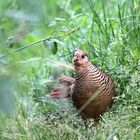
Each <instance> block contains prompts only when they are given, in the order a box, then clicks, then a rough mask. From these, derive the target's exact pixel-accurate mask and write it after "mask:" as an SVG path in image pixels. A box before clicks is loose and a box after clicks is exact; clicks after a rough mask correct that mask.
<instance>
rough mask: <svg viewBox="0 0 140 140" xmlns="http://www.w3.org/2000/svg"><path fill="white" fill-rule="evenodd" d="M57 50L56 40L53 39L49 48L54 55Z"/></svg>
mask: <svg viewBox="0 0 140 140" xmlns="http://www.w3.org/2000/svg"><path fill="white" fill-rule="evenodd" d="M57 50H58V48H57V42H56V41H54V42H53V45H52V48H51V51H52V53H53V54H54V55H55V54H56V53H57Z"/></svg>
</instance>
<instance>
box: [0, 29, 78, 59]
mask: <svg viewBox="0 0 140 140" xmlns="http://www.w3.org/2000/svg"><path fill="white" fill-rule="evenodd" d="M79 29H80V28H79V27H77V28H75V29H73V30H71V31H69V32H67V33H65V34H63V35H60V36H54V37H47V38H43V39H41V40H38V41H35V42H32V43H30V44H28V45H25V46H22V47H20V48H18V49H15V50H13V51H11V52H9V53H6V54H4V55H2V56H0V59H2V58H4V57H7V56H9V55H11V54H14V53H17V52H19V51H21V50H24V49H26V48H28V47H31V46H33V45H36V44H40V43H42V42H44V41H46V40H50V39H58V38H62V37H65V36H68V35H69V34H72V33H73V32H75V31H78V30H79Z"/></svg>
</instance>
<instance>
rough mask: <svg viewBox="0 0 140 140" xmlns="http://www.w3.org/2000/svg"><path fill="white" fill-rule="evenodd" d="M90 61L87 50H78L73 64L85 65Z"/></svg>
mask: <svg viewBox="0 0 140 140" xmlns="http://www.w3.org/2000/svg"><path fill="white" fill-rule="evenodd" d="M86 63H88V56H87V53H86V52H85V51H82V50H78V51H76V52H75V54H74V58H73V64H74V65H75V66H83V65H85V64H86Z"/></svg>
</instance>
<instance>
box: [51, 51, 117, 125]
mask: <svg viewBox="0 0 140 140" xmlns="http://www.w3.org/2000/svg"><path fill="white" fill-rule="evenodd" d="M73 64H74V67H75V78H71V77H62V78H60V79H59V82H60V83H62V84H64V85H65V87H66V88H56V89H54V90H53V91H52V93H51V94H50V96H51V97H52V98H68V97H70V98H71V99H72V102H73V105H74V106H75V107H76V109H77V110H78V113H79V114H80V115H81V117H82V119H83V120H86V119H88V118H93V119H94V121H95V123H96V124H98V122H99V120H100V117H101V116H102V115H103V114H104V113H105V112H106V111H107V110H108V109H109V108H111V107H112V105H113V101H114V96H115V84H114V82H113V80H112V78H111V77H110V76H109V75H108V74H106V73H105V72H103V71H101V70H100V69H99V68H97V67H96V66H95V65H93V64H92V63H91V62H90V61H89V60H88V56H87V53H86V52H85V51H82V50H78V51H76V52H75V55H74V58H73Z"/></svg>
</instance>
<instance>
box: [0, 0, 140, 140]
mask: <svg viewBox="0 0 140 140" xmlns="http://www.w3.org/2000/svg"><path fill="white" fill-rule="evenodd" d="M77 49H82V50H86V51H87V52H88V53H89V56H90V60H91V61H92V62H93V63H94V64H95V65H97V66H98V67H100V68H101V69H103V70H104V71H106V72H107V73H109V74H110V75H111V76H112V78H113V79H114V81H115V83H116V87H117V96H116V100H115V104H114V106H113V108H112V109H111V110H110V112H107V113H106V114H105V115H104V116H103V117H102V120H101V122H100V125H99V126H98V127H97V130H94V128H93V127H92V125H93V124H92V121H90V120H89V122H88V126H89V127H88V128H87V129H85V126H84V124H83V122H82V120H81V118H80V117H79V116H77V115H76V112H75V109H74V108H73V106H72V104H71V103H70V102H68V101H66V100H53V99H50V98H49V97H48V94H49V93H50V91H51V90H52V89H53V87H54V86H57V85H58V83H57V82H56V80H57V78H58V77H60V76H62V75H70V76H73V75H74V73H73V72H72V71H71V66H72V63H71V60H72V57H73V53H74V51H75V50H77ZM0 139H1V140H14V139H15V140H32V139H33V140H34V139H35V140H36V139H37V140H43V139H44V140H46V139H47V140H67V139H71V140H73V139H74V140H81V139H82V140H87V139H94V140H112V139H113V140H139V139H140V1H139V0H129V1H128V0H121V1H117V0H109V1H105V0H98V1H95V0H87V1H86V0H39V1H38V0H33V1H28V0H5V1H2V0H1V1H0Z"/></svg>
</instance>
